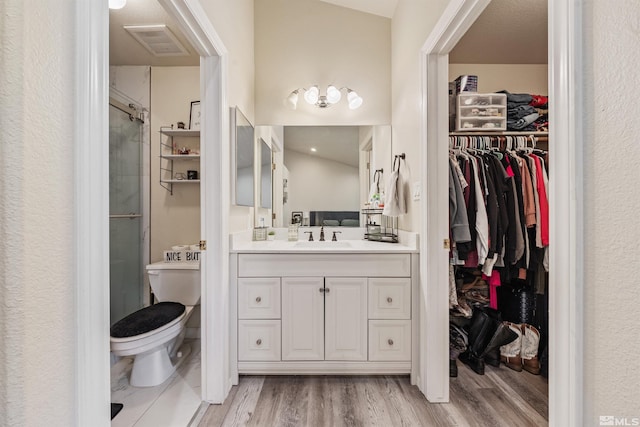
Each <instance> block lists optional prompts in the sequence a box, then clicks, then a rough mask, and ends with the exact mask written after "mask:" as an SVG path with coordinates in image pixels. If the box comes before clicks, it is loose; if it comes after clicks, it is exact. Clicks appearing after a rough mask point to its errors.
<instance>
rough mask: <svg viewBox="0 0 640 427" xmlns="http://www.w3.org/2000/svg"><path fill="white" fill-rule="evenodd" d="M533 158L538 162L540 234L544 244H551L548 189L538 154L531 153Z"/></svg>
mask: <svg viewBox="0 0 640 427" xmlns="http://www.w3.org/2000/svg"><path fill="white" fill-rule="evenodd" d="M531 158H532V159H533V161H534V162H535V163H536V182H537V186H538V200H539V202H540V236H541V238H542V246H549V199H547V190H546V188H545V186H544V177H543V172H542V163H541V161H540V157H538V156H534V155H531Z"/></svg>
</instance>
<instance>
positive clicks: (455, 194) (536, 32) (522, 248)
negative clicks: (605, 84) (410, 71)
mask: <svg viewBox="0 0 640 427" xmlns="http://www.w3.org/2000/svg"><path fill="white" fill-rule="evenodd" d="M499 3H500V2H492V4H490V5H489V6H488V7H487V8H486V9H485V11H484V12H483V13H482V14H481V15H480V17H479V18H478V20H477V21H476V23H475V24H474V25H473V26H472V27H471V28H470V29H469V31H468V32H467V33H466V35H465V36H464V37H463V38H462V39H461V40H460V42H459V43H458V45H457V46H456V47H455V48H454V49H453V50H452V52H451V54H450V56H449V82H450V83H449V101H450V102H449V117H450V120H449V131H450V132H449V137H448V140H447V141H441V143H442V144H448V149H449V160H448V161H449V227H450V228H449V241H450V252H449V341H450V372H449V376H450V388H451V390H452V391H460V390H462V392H463V393H467V395H468V396H469V398H470V399H473V402H474V403H473V404H474V405H478V410H482V409H481V408H482V407H483V406H484V405H487V408H490V407H491V405H492V404H491V397H490V394H491V392H490V390H491V387H494V386H495V387H497V388H500V389H501V390H502V391H505V390H506V393H508V394H510V395H513V396H514V397H515V396H517V397H518V398H519V399H522V400H523V401H524V402H527V403H526V408H524V409H523V411H524V412H529V413H530V414H531V415H530V418H529V415H526V416H527V419H528V420H529V421H531V422H534V421H533V420H534V419H538V421H539V420H540V419H542V420H544V421H545V422H546V421H547V420H548V372H549V371H548V369H549V362H548V360H549V352H550V351H553V349H552V348H549V346H548V336H549V328H550V325H549V315H548V311H549V310H548V301H549V245H550V244H552V243H553V242H550V241H549V180H550V179H552V178H553V177H549V174H548V170H549V162H550V161H553V160H552V159H550V158H549V153H548V148H549V145H550V144H553V142H554V141H550V140H549V137H548V131H549V126H553V123H551V124H550V123H549V116H548V102H549V99H548V96H547V94H548V88H547V86H548V84H547V36H546V34H547V27H546V25H547V22H546V20H547V14H546V6H545V7H544V8H543V7H542V6H541V5H535V4H529V5H526V6H525V5H524V4H523V2H518V4H519V5H521V6H522V7H519V8H507V9H509V10H505V8H500V5H499ZM533 3H537V2H533ZM523 8H527V10H524V9H523ZM528 8H530V10H529V9H528ZM525 17H528V18H527V19H529V20H530V22H529V25H527V29H528V30H527V32H521V33H519V34H512V35H511V36H510V39H509V40H510V43H512V45H513V46H514V47H517V46H520V47H521V48H520V49H516V48H514V49H494V48H492V46H495V39H493V38H492V37H493V35H492V33H491V32H490V31H489V32H487V28H490V27H491V23H493V25H494V27H496V28H499V22H500V21H502V22H504V20H505V19H509V20H512V21H513V20H522V19H525ZM481 29H482V30H481ZM506 36H509V35H502V37H506ZM501 47H504V44H503V43H501ZM477 376H484V378H483V379H480V378H478V377H477ZM479 384H482V385H479ZM488 384H491V385H488ZM539 417H541V418H539ZM534 423H535V422H534Z"/></svg>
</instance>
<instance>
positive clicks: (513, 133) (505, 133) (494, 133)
mask: <svg viewBox="0 0 640 427" xmlns="http://www.w3.org/2000/svg"><path fill="white" fill-rule="evenodd" d="M449 135H450V136H483V135H488V136H530V135H533V136H549V132H520V131H507V130H494V131H492V130H487V131H483V132H478V131H475V132H464V131H456V132H449Z"/></svg>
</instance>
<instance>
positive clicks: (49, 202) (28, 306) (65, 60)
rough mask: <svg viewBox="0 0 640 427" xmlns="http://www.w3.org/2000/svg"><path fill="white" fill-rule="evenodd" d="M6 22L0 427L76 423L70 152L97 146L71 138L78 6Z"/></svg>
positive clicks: (1, 98)
mask: <svg viewBox="0 0 640 427" xmlns="http://www.w3.org/2000/svg"><path fill="white" fill-rule="evenodd" d="M0 17H1V18H0V22H1V23H0V39H1V40H2V42H1V43H0V81H1V82H2V83H1V84H0V86H1V87H2V89H1V90H0V125H1V127H2V129H3V131H2V134H1V135H0V337H1V338H0V425H2V426H36V425H44V424H46V425H50V426H72V425H74V419H75V412H76V406H77V405H76V404H75V403H76V399H77V398H78V397H77V395H76V393H77V390H76V389H75V384H76V370H77V366H76V354H75V349H76V313H77V311H76V306H75V296H76V292H75V289H76V287H77V286H80V285H82V284H79V283H75V271H76V265H75V262H74V261H75V259H76V258H75V252H74V250H75V239H76V236H75V234H74V223H75V204H74V180H75V179H84V177H78V176H75V175H74V152H75V150H74V146H75V144H81V143H82V144H90V143H91V141H76V140H74V84H75V76H74V74H75V70H74V43H73V38H72V32H71V29H73V28H74V4H73V2H72V1H68V0H67V1H58V2H32V1H27V2H23V1H21V0H9V1H2V2H0ZM105 84H106V82H105ZM104 326H105V328H106V327H107V325H104ZM106 360H107V355H105V361H106ZM107 363H108V362H107Z"/></svg>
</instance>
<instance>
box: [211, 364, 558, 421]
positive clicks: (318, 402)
mask: <svg viewBox="0 0 640 427" xmlns="http://www.w3.org/2000/svg"><path fill="white" fill-rule="evenodd" d="M458 370H459V373H458V377H457V378H451V381H450V403H429V402H427V400H426V399H425V397H424V396H423V395H422V394H421V393H420V391H419V390H418V388H417V387H415V386H412V385H411V384H410V382H409V377H407V376H388V375H385V376H241V377H240V383H239V384H238V385H237V386H234V387H233V388H232V390H231V393H230V394H229V397H228V398H227V400H226V401H225V403H224V404H223V405H211V406H209V407H208V408H207V410H206V412H205V414H204V416H203V417H202V419H201V421H200V423H199V426H200V427H204V426H206V427H213V426H224V427H227V426H259V427H271V426H278V427H281V426H291V427H293V426H308V427H319V426H322V427H324V426H336V427H338V426H363V427H364V426H381V427H396V426H421V427H428V426H435V427H439V426H493V427H495V426H505V427H515V426H517V427H525V426H546V425H548V416H547V414H548V399H547V388H548V387H547V380H546V379H545V378H543V377H541V376H539V375H538V376H536V375H531V374H530V373H528V372H525V371H522V372H515V371H512V370H511V369H509V368H507V367H505V366H501V367H500V368H493V367H491V366H487V367H486V370H485V375H477V374H476V373H474V372H473V371H471V370H470V369H469V368H468V367H467V366H465V365H463V364H462V363H460V362H458Z"/></svg>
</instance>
